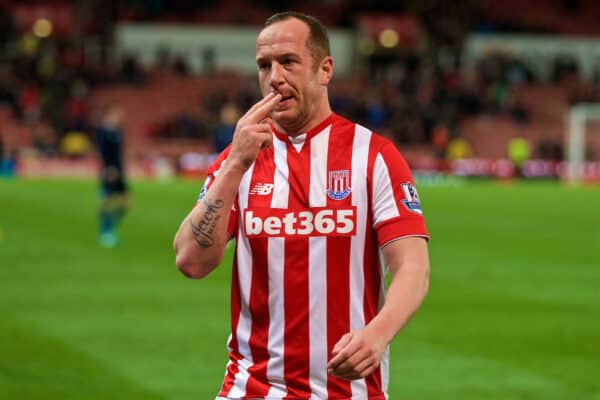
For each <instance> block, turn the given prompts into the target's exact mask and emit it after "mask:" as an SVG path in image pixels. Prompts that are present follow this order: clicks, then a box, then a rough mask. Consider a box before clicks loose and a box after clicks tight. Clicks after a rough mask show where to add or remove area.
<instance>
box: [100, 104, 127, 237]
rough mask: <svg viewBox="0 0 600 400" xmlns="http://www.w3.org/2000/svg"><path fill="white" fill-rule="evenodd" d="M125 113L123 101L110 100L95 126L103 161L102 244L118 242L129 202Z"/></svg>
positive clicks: (101, 179)
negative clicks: (119, 102)
mask: <svg viewBox="0 0 600 400" xmlns="http://www.w3.org/2000/svg"><path fill="white" fill-rule="evenodd" d="M123 116H124V111H123V109H122V108H121V106H120V105H118V104H116V103H113V104H110V105H108V106H107V107H106V109H105V111H104V113H103V115H102V119H101V121H100V123H99V125H98V127H97V128H96V145H97V147H98V154H99V156H100V162H101V168H100V183H101V188H100V191H101V203H100V210H99V218H100V232H99V236H98V242H99V244H100V245H101V246H102V247H114V246H116V245H117V244H118V243H119V236H118V234H117V231H116V228H117V226H118V224H119V222H120V221H121V219H122V218H123V216H124V215H125V213H126V211H127V206H128V196H127V183H126V177H125V167H124V163H123V128H122V121H123Z"/></svg>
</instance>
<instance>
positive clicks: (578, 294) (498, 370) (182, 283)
mask: <svg viewBox="0 0 600 400" xmlns="http://www.w3.org/2000/svg"><path fill="white" fill-rule="evenodd" d="M198 189H199V184H198V183H197V182H174V183H166V184H160V183H152V182H134V184H133V190H132V207H131V212H130V214H129V215H128V216H127V217H126V220H125V221H124V224H123V227H122V236H123V243H122V245H121V246H119V247H118V248H116V249H112V250H105V249H101V248H99V247H98V246H97V244H96V207H97V201H98V199H97V196H96V195H97V193H96V185H95V183H94V182H91V181H37V180H0V398H3V399H4V398H6V399H82V398H94V399H192V398H194V399H210V398H214V395H215V394H216V392H217V390H218V388H219V386H220V383H221V379H222V376H223V373H224V367H225V363H226V349H225V341H226V338H227V335H228V326H229V313H228V307H229V278H230V267H229V266H230V262H231V261H230V258H227V260H226V261H225V263H224V265H223V266H222V267H221V268H219V269H218V270H217V271H215V272H214V273H212V274H211V275H210V276H209V277H208V278H207V279H206V280H204V281H193V280H187V279H186V278H184V277H183V276H181V275H180V274H179V273H178V272H177V270H176V269H175V266H174V257H173V254H172V250H171V240H172V237H173V234H174V232H175V230H176V229H177V227H178V224H179V221H180V220H181V219H182V218H183V216H184V215H185V214H186V213H187V211H188V210H189V208H190V207H191V206H192V205H193V203H194V201H195V198H196V194H197V191H198ZM420 192H421V197H422V200H423V204H424V209H425V212H426V216H427V218H428V226H429V229H430V233H431V235H432V237H433V240H432V242H431V244H430V252H431V260H432V276H431V288H430V294H429V296H428V298H427V300H426V302H425V304H424V305H423V307H422V308H421V310H420V311H419V313H418V314H417V315H416V316H415V318H414V320H413V321H412V322H411V324H410V325H409V326H408V327H407V328H406V329H405V330H404V331H403V332H402V333H401V334H400V335H399V336H398V337H397V338H396V340H395V341H394V343H393V346H392V353H391V364H392V367H391V374H390V397H391V399H393V400H395V399H436V400H437V399H441V398H444V399H461V400H462V399H465V400H469V399H502V400H505V399H544V400H548V399H556V400H559V399H560V400H564V399H568V400H575V399H581V400H583V399H585V400H588V399H600V381H599V380H598V377H599V376H600V345H599V344H598V343H600V318H599V316H600V312H599V310H600V296H599V295H598V288H597V286H598V282H600V256H598V248H599V246H600V212H599V211H598V210H597V207H598V205H599V204H600V190H599V189H598V188H590V187H587V188H586V187H584V188H577V189H575V188H566V187H562V186H560V185H558V184H552V183H542V184H531V183H530V184H508V185H507V184H497V183H474V184H468V185H465V186H458V187H433V186H422V187H421V190H420Z"/></svg>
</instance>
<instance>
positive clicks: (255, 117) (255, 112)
mask: <svg viewBox="0 0 600 400" xmlns="http://www.w3.org/2000/svg"><path fill="white" fill-rule="evenodd" d="M269 96H270V93H269V94H268V95H267V96H265V97H264V98H263V99H262V100H261V101H259V102H258V103H256V104H255V105H254V106H253V107H252V108H251V109H250V110H249V111H248V113H247V114H246V116H247V118H248V120H249V121H250V122H253V123H255V124H258V123H259V122H260V121H262V120H263V119H265V117H266V116H268V115H269V113H270V112H271V110H273V108H275V106H276V105H277V103H279V100H281V94H280V93H277V94H276V95H274V96H272V97H270V98H269Z"/></svg>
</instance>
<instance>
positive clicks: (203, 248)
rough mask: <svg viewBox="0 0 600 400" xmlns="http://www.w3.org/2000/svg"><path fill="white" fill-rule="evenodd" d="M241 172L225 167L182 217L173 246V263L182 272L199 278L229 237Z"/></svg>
mask: <svg viewBox="0 0 600 400" xmlns="http://www.w3.org/2000/svg"><path fill="white" fill-rule="evenodd" d="M242 175H243V172H242V171H240V170H237V169H234V168H229V169H227V168H225V167H224V170H223V171H221V173H220V174H219V175H218V176H217V177H216V179H215V182H214V183H213V184H212V186H211V187H210V189H209V190H208V191H207V193H206V195H205V196H204V198H203V199H202V201H200V202H198V204H197V205H196V207H194V209H193V210H192V211H191V212H190V213H189V214H188V215H187V216H186V218H185V219H184V220H183V221H182V223H181V225H180V227H179V230H178V231H177V234H176V235H175V240H174V241H173V248H174V250H175V256H176V261H175V262H176V264H177V267H178V268H179V269H180V270H181V272H183V273H184V274H185V275H186V276H188V277H192V278H202V277H204V276H206V275H207V274H208V273H209V272H210V271H212V270H213V269H214V268H216V267H217V266H218V265H219V263H220V262H221V259H222V258H223V254H224V252H225V246H226V244H227V241H228V239H229V234H228V232H227V226H228V223H229V216H230V213H231V208H232V204H233V201H234V199H235V195H236V193H237V190H238V186H239V182H240V180H241V177H242Z"/></svg>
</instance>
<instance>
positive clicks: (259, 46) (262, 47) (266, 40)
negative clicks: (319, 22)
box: [256, 18, 309, 57]
mask: <svg viewBox="0 0 600 400" xmlns="http://www.w3.org/2000/svg"><path fill="white" fill-rule="evenodd" d="M308 37H309V28H308V26H307V25H306V24H305V23H304V22H302V21H300V20H297V19H294V18H291V19H287V20H284V21H280V22H276V23H274V24H272V25H269V26H267V27H266V28H264V29H263V30H262V31H261V32H260V33H259V35H258V38H257V39H256V55H257V57H259V56H266V55H269V54H271V53H274V54H277V53H281V52H286V53H289V52H294V53H308V52H309V51H308V47H307V41H308Z"/></svg>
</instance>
